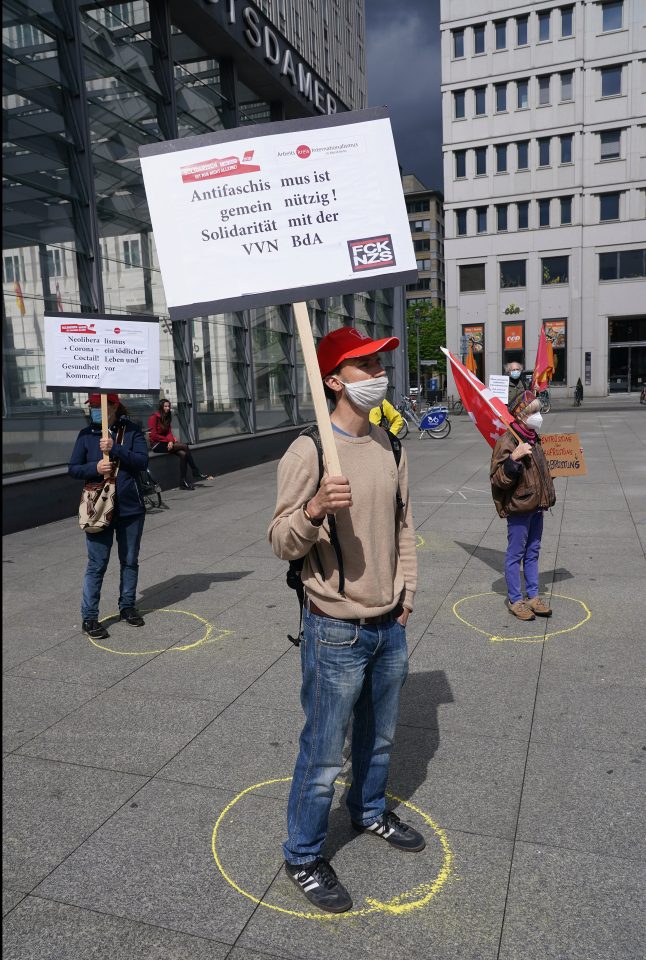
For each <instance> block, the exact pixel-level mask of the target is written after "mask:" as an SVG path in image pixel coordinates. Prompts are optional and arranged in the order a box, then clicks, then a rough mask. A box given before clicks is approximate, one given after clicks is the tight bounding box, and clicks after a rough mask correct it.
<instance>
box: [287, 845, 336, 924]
mask: <svg viewBox="0 0 646 960" xmlns="http://www.w3.org/2000/svg"><path fill="white" fill-rule="evenodd" d="M285 872H286V874H287V876H288V877H289V878H290V880H292V881H293V882H294V883H295V884H296V886H297V887H298V889H299V890H302V892H303V893H304V894H305V896H306V897H307V899H308V900H309V902H310V903H313V904H314V906H315V907H318V908H319V910H326V911H327V912H328V913H345V911H346V910H349V909H350V908H351V907H352V899H351V897H350V894H349V893H348V891H347V890H346V889H345V887H344V886H343V884H342V883H341V882H340V881H339V879H338V878H337V875H336V873H335V872H334V870H333V869H332V867H331V866H330V864H329V863H328V862H327V860H324V859H323V857H319V858H318V860H312V861H311V863H287V861H285Z"/></svg>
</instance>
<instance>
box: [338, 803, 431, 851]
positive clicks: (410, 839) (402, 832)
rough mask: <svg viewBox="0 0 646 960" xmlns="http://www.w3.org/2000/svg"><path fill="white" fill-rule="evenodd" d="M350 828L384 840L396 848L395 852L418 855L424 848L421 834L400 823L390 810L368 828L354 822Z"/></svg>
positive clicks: (424, 844)
mask: <svg viewBox="0 0 646 960" xmlns="http://www.w3.org/2000/svg"><path fill="white" fill-rule="evenodd" d="M352 826H353V827H354V829H355V830H358V831H359V833H369V834H371V835H372V836H373V837H381V839H382V840H385V841H386V842H387V843H389V844H390V845H391V846H392V847H396V848H397V850H406V851H408V852H409V853H419V851H420V850H423V849H424V847H425V846H426V840H425V839H424V837H423V836H422V835H421V833H418V832H417V830H414V829H413V828H412V827H409V825H408V824H407V823H402V821H401V820H400V819H399V817H398V816H396V814H394V813H393V812H392V810H389V811H387V812H386V813H382V815H381V817H380V818H379V820H375V822H374V823H371V824H370V826H369V827H363V826H361V824H360V823H355V822H354V820H353V821H352Z"/></svg>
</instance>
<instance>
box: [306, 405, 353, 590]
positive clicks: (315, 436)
mask: <svg viewBox="0 0 646 960" xmlns="http://www.w3.org/2000/svg"><path fill="white" fill-rule="evenodd" d="M300 436H301V437H309V438H310V439H311V440H312V441H313V442H314V446H315V447H316V452H317V454H318V461H319V486H320V485H321V480H322V479H323V473H324V469H325V468H324V463H323V444H322V443H321V434H320V433H319V428H318V425H317V424H316V423H313V424H312V425H311V426H309V427H306V428H305V429H304V430H301V433H300ZM327 522H328V526H329V528H330V543H331V544H332V547H333V549H334V553H335V555H336V562H337V565H338V568H339V593H340V594H341V596H343V593H344V590H345V571H344V569H343V554H342V552H341V544H340V543H339V535H338V533H337V529H336V518H335V516H334V514H333V513H328V515H327ZM321 569H322V568H321ZM301 609H302V608H301Z"/></svg>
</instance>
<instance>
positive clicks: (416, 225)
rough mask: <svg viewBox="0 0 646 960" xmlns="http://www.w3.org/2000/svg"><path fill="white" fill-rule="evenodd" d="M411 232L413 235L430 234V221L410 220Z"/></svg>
mask: <svg viewBox="0 0 646 960" xmlns="http://www.w3.org/2000/svg"><path fill="white" fill-rule="evenodd" d="M411 230H412V232H413V233H430V232H431V221H430V220H411Z"/></svg>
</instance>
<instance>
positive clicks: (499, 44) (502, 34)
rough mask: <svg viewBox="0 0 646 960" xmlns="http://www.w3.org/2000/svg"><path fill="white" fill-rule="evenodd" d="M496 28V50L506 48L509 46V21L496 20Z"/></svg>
mask: <svg viewBox="0 0 646 960" xmlns="http://www.w3.org/2000/svg"><path fill="white" fill-rule="evenodd" d="M494 28H495V34H496V50H504V49H505V48H506V47H507V21H506V20H496V22H495V24H494Z"/></svg>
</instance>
